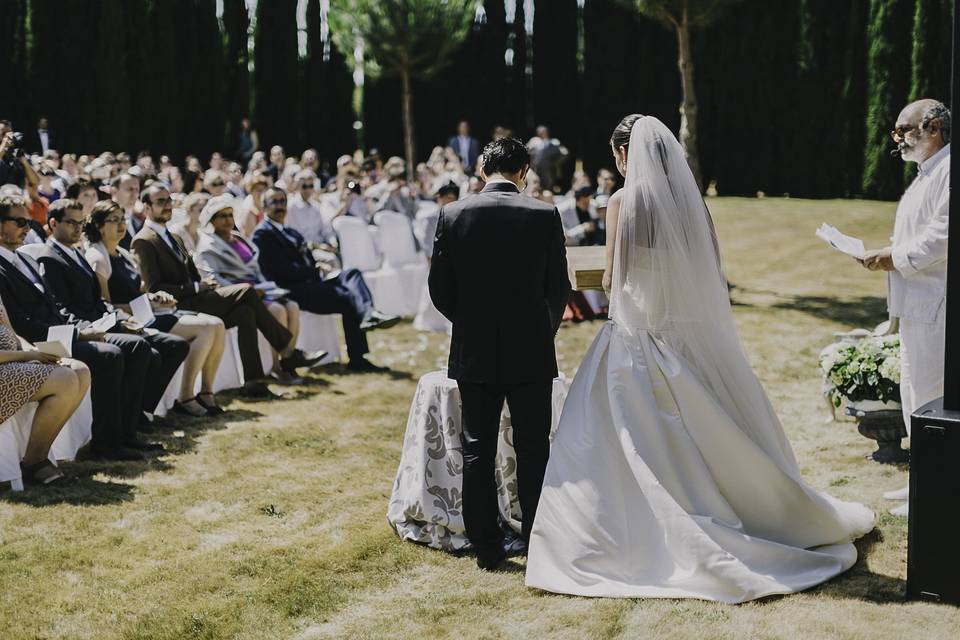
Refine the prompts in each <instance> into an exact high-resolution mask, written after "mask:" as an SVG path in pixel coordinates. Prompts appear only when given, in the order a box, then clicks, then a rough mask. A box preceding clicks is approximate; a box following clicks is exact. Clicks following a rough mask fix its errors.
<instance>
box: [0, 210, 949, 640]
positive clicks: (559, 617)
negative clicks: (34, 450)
mask: <svg viewBox="0 0 960 640" xmlns="http://www.w3.org/2000/svg"><path fill="white" fill-rule="evenodd" d="M710 206H711V209H712V211H713V214H714V217H715V218H716V222H717V227H718V230H719V234H720V240H721V247H722V250H723V255H724V259H725V264H726V268H727V272H728V277H729V278H730V280H731V281H732V282H734V283H736V285H737V289H736V290H735V291H734V294H733V295H734V301H735V309H734V313H735V315H736V319H737V322H738V324H739V327H740V332H741V336H742V339H743V342H744V344H745V346H746V349H747V351H748V353H749V356H750V358H751V360H752V362H753V364H754V366H755V367H756V369H757V371H758V372H759V375H760V378H761V379H762V381H763V382H764V384H765V385H766V388H767V390H768V392H769V394H770V397H771V399H772V401H773V404H774V405H775V407H776V408H777V410H778V412H779V413H780V416H781V417H782V420H783V422H784V425H785V427H786V429H787V432H788V435H789V436H790V438H791V440H792V442H793V446H794V448H795V450H796V453H797V458H798V459H799V461H800V464H801V467H802V469H803V473H804V475H805V476H806V478H807V479H808V480H809V481H810V482H811V483H812V484H813V485H814V486H816V487H819V488H822V489H825V490H827V491H829V492H831V493H833V494H834V495H836V496H837V497H839V498H842V499H846V500H858V501H863V502H865V503H866V504H868V505H869V506H870V507H871V508H873V509H874V510H875V511H876V512H877V513H878V514H879V515H878V527H877V530H876V531H875V532H874V533H873V534H871V536H869V537H868V538H867V539H865V540H863V541H861V542H860V543H859V545H858V546H859V548H860V551H861V558H860V560H859V561H858V563H857V565H856V566H855V567H854V568H853V569H852V570H850V571H849V572H848V573H846V574H844V575H842V576H841V577H839V578H837V579H836V580H833V581H832V582H830V583H828V584H826V585H823V586H821V587H820V588H817V589H813V590H811V591H809V592H805V593H802V594H799V595H794V596H789V597H777V598H770V599H767V600H765V601H762V602H755V603H750V604H746V605H740V606H727V605H721V604H715V603H707V602H698V601H693V600H682V601H681V600H590V599H585V598H573V597H563V596H555V595H549V594H544V593H540V592H536V591H532V590H528V589H526V588H525V587H524V586H523V565H522V561H513V562H514V564H513V565H512V566H511V571H509V572H505V573H499V574H487V573H482V572H480V571H479V570H477V569H476V566H475V564H474V560H473V558H472V557H462V558H458V557H454V556H452V555H447V554H445V553H441V552H438V551H433V550H430V549H427V548H422V547H419V546H416V545H414V544H410V543H402V542H400V541H399V540H398V539H397V538H396V536H395V535H394V534H393V532H392V530H391V529H390V528H389V527H388V525H387V523H386V518H385V513H386V509H387V501H388V496H389V493H390V490H391V485H392V482H393V478H394V473H395V471H396V466H397V463H398V461H399V453H400V446H401V438H402V434H403V430H404V427H405V424H406V415H407V409H408V406H409V401H410V398H411V396H412V393H413V390H414V388H415V385H416V381H417V378H418V377H419V376H420V375H422V374H423V373H426V372H428V371H431V370H433V369H436V368H437V367H438V365H440V364H441V363H442V362H443V360H444V358H445V355H446V346H447V340H446V338H445V337H443V336H438V335H425V334H420V333H417V332H415V331H414V330H413V329H412V327H411V326H410V325H409V324H405V325H402V326H401V327H399V328H397V329H394V330H391V331H388V332H384V333H378V334H374V336H373V340H372V342H373V349H374V357H375V359H376V360H377V361H379V362H380V363H383V364H389V365H390V366H391V367H393V369H394V373H393V374H392V375H380V374H378V375H363V376H356V375H347V374H346V373H345V371H344V370H342V369H341V368H339V367H332V368H327V369H323V370H321V371H320V372H319V373H318V374H317V375H315V376H313V377H312V378H311V379H310V380H309V384H306V385H304V386H300V387H288V388H280V387H277V389H278V390H280V391H282V392H283V393H284V394H286V395H287V396H288V399H286V400H284V401H277V402H269V403H257V402H246V401H242V400H240V399H237V398H230V399H229V400H230V401H229V408H230V409H231V411H230V412H228V413H227V414H226V415H225V416H223V417H222V418H219V419H217V420H211V421H204V422H201V421H189V420H179V419H172V420H171V427H170V428H169V429H167V430H164V431H163V432H161V435H160V436H159V438H160V439H161V440H162V441H163V442H164V443H165V444H166V445H167V447H168V453H167V455H164V456H163V457H161V458H157V459H154V460H151V461H149V462H147V463H141V464H133V463H124V464H109V465H104V464H94V463H89V462H84V463H77V464H74V465H71V469H72V470H73V471H74V472H75V473H77V474H78V475H79V476H80V478H81V479H80V482H79V483H78V484H77V485H75V486H72V487H69V488H66V489H62V490H37V489H34V490H30V491H27V492H25V493H22V494H11V493H5V494H3V495H2V496H0V594H2V595H0V638H2V639H3V640H11V639H18V638H71V639H72V638H91V639H94V638H95V639H98V640H99V639H103V640H108V639H113V638H170V639H174V638H175V639H182V638H235V639H250V640H253V639H262V638H296V639H309V638H518V637H525V638H530V639H534V638H548V637H549V638H571V639H582V638H658V639H659V638H697V639H698V640H699V639H704V640H706V639H708V638H709V639H713V638H737V639H741V638H805V639H806V638H809V639H815V638H858V639H859V638H863V639H868V638H869V639H870V640H874V639H884V638H890V639H901V638H943V639H947V638H958V637H960V610H957V609H954V608H951V607H947V606H937V605H932V604H918V603H905V602H904V601H903V593H904V588H905V578H906V533H907V530H906V522H905V521H904V520H899V519H896V518H893V517H892V516H889V515H886V509H887V508H888V507H889V506H890V505H889V503H886V502H885V501H884V500H882V498H881V493H882V492H883V491H885V490H888V489H893V488H898V487H900V486H902V485H904V484H905V482H906V479H907V474H906V469H905V468H898V467H892V466H883V465H879V464H876V463H874V462H872V461H868V460H865V459H864V455H865V454H867V453H869V452H870V451H871V450H872V448H873V447H872V446H871V443H870V442H869V441H867V440H865V439H864V438H862V437H861V436H860V435H858V434H857V432H856V429H855V428H854V426H853V425H851V424H849V423H835V424H825V423H824V416H825V414H826V410H825V404H824V401H823V399H822V397H821V396H820V379H819V375H818V372H817V369H816V355H817V352H818V351H819V349H820V348H821V347H822V346H824V345H825V344H827V343H828V342H830V341H831V340H832V333H833V332H835V331H840V330H846V329H850V328H853V327H858V326H865V327H872V326H873V325H875V324H877V323H878V322H880V321H882V320H883V319H884V317H885V302H884V295H885V290H886V289H885V281H884V279H883V277H882V276H880V275H878V274H874V273H870V272H867V271H866V270H864V269H863V268H862V267H860V266H859V265H857V264H856V263H855V262H853V261H852V260H850V259H847V258H844V257H843V256H841V255H839V254H837V253H835V252H833V251H831V250H829V249H828V248H827V247H826V246H825V245H823V243H822V242H821V241H819V240H817V239H816V238H815V237H814V235H813V232H814V229H816V227H817V226H818V225H819V224H820V223H821V222H824V221H826V222H830V223H832V224H834V225H836V226H837V227H839V228H840V229H841V230H842V231H847V232H849V233H851V234H854V235H859V236H861V237H864V238H865V240H866V241H867V244H868V246H871V247H879V246H882V245H884V244H885V239H886V238H887V237H888V236H889V235H890V233H891V230H892V226H893V214H894V207H893V205H892V204H889V203H875V202H863V201H853V202H847V201H818V202H813V201H803V200H775V199H763V200H754V199H713V200H711V201H710ZM598 328H599V325H598V324H590V323H586V324H582V325H578V326H566V327H564V328H563V329H562V330H561V332H560V334H559V336H558V340H557V341H558V345H559V352H560V355H561V368H562V369H563V370H564V371H565V372H566V373H567V374H568V375H572V374H573V373H574V370H575V368H576V366H577V363H578V361H579V359H580V357H581V355H582V354H583V352H584V351H585V349H586V347H587V346H588V344H589V343H590V341H591V339H592V338H593V336H594V334H595V333H596V331H597V329H598Z"/></svg>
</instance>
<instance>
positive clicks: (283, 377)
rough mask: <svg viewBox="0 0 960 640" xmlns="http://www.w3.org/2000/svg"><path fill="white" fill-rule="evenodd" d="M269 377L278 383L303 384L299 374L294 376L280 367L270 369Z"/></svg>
mask: <svg viewBox="0 0 960 640" xmlns="http://www.w3.org/2000/svg"><path fill="white" fill-rule="evenodd" d="M270 377H271V378H273V379H274V380H276V381H277V382H279V383H280V384H303V378H301V377H300V376H295V375H293V374H292V373H289V372H287V371H284V370H283V369H280V370H279V371H271V372H270Z"/></svg>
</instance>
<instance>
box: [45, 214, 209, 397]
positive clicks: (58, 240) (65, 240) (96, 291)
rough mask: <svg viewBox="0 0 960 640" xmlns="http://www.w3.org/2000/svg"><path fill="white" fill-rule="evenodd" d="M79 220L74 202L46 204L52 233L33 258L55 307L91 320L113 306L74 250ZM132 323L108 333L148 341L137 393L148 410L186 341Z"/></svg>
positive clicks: (183, 355)
mask: <svg viewBox="0 0 960 640" xmlns="http://www.w3.org/2000/svg"><path fill="white" fill-rule="evenodd" d="M83 222H84V216H83V206H82V205H81V204H80V203H79V202H77V201H76V200H72V199H70V198H61V199H59V200H57V201H56V202H54V203H53V204H52V205H50V210H49V211H48V212H47V226H49V227H50V230H51V237H50V239H49V240H48V241H47V244H46V246H45V247H44V249H43V251H42V252H40V254H39V255H38V256H37V257H36V258H37V262H38V263H39V264H40V275H41V276H42V277H43V284H44V286H45V287H46V289H47V292H48V293H49V294H50V295H51V296H52V297H53V299H54V301H55V302H56V303H57V305H58V306H59V307H60V308H62V309H64V310H65V311H66V312H67V313H69V314H71V315H73V316H74V317H76V318H78V319H80V320H85V321H87V322H96V321H97V320H99V319H100V318H101V317H103V314H105V313H108V312H110V311H112V310H113V309H112V308H110V307H108V306H107V303H106V302H105V301H104V300H103V293H102V291H101V289H100V282H99V280H97V276H96V274H95V273H94V272H93V269H92V268H91V267H90V265H89V264H88V263H87V261H86V259H85V258H84V257H83V253H82V252H81V251H80V249H78V248H77V245H78V244H79V242H80V237H81V231H80V229H81V225H82V224H83ZM123 315H125V314H122V313H121V316H123ZM134 325H135V323H133V322H132V321H131V320H129V319H128V320H124V319H122V318H121V321H119V322H118V323H117V325H115V326H114V327H113V328H112V329H110V331H112V332H114V333H125V334H134V335H139V336H140V337H141V338H142V339H144V340H146V341H147V343H148V344H149V345H150V351H151V358H150V367H149V368H148V369H147V372H146V377H145V381H146V386H145V388H142V389H141V390H140V391H141V395H142V409H143V411H144V412H145V413H148V414H152V413H153V412H154V410H155V409H156V407H157V404H159V402H160V398H162V397H163V394H164V392H165V391H166V388H167V385H168V384H170V381H171V380H172V379H173V376H174V374H176V372H177V369H178V368H179V367H180V365H181V364H183V361H184V360H185V359H186V357H187V353H188V352H189V351H190V343H189V342H187V341H186V340H184V339H183V338H180V337H177V336H174V335H171V334H169V333H163V332H149V333H144V332H143V331H142V327H136V326H134ZM141 334H142V335H141Z"/></svg>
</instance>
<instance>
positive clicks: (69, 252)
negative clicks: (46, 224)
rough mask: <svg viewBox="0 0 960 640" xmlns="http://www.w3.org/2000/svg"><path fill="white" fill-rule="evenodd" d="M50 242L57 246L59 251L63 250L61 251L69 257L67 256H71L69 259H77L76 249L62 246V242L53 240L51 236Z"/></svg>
mask: <svg viewBox="0 0 960 640" xmlns="http://www.w3.org/2000/svg"><path fill="white" fill-rule="evenodd" d="M50 242H52V243H53V244H55V245H57V246H58V247H60V248H61V249H63V250H64V251H65V252H66V253H67V255H69V256H71V257H73V258H76V257H77V249H76V247H68V246H67V245H65V244H63V243H62V242H60V241H59V240H57V239H56V238H54V237H53V236H50Z"/></svg>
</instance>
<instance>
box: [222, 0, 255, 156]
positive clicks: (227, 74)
mask: <svg viewBox="0 0 960 640" xmlns="http://www.w3.org/2000/svg"><path fill="white" fill-rule="evenodd" d="M221 20H222V22H223V32H222V56H223V82H222V84H221V97H220V99H219V104H220V105H221V107H220V108H221V112H222V113H223V116H224V118H225V119H226V123H225V125H224V130H223V132H222V141H221V144H222V149H223V151H224V153H225V154H227V156H229V157H233V156H235V155H236V152H237V146H238V136H239V131H240V119H241V118H243V117H244V116H249V115H251V114H250V83H249V76H248V71H247V63H248V62H249V54H248V51H247V35H248V34H247V31H248V29H249V28H250V14H249V13H248V12H247V7H246V3H245V2H244V0H223V17H222V19H221Z"/></svg>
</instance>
